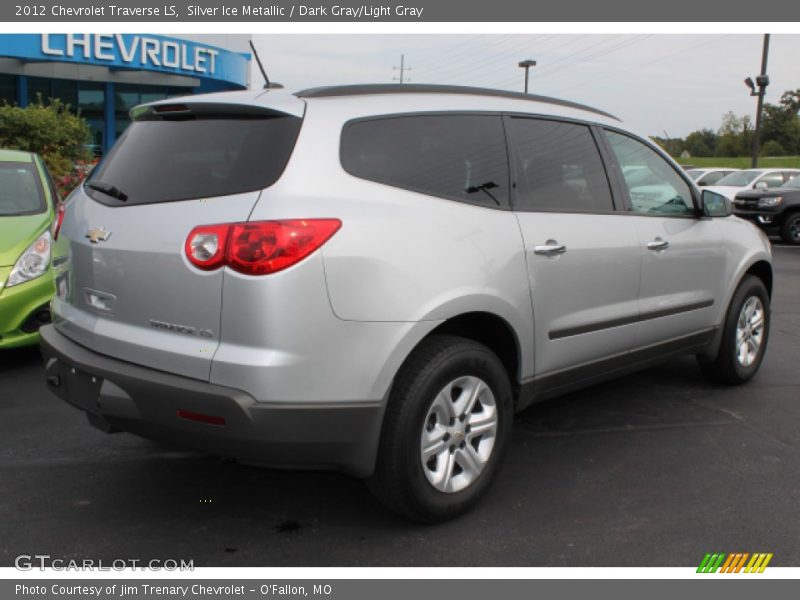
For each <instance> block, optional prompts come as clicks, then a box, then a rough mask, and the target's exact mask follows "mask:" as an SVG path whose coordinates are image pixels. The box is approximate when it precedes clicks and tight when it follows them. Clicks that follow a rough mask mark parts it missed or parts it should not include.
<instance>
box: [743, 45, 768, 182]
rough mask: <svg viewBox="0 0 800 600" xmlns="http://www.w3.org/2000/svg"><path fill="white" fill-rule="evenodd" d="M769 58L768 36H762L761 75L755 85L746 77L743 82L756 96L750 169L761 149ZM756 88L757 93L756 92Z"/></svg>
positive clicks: (754, 165) (752, 94)
mask: <svg viewBox="0 0 800 600" xmlns="http://www.w3.org/2000/svg"><path fill="white" fill-rule="evenodd" d="M768 57H769V34H768V33H765V34H764V47H763V49H762V51H761V75H758V76H757V77H756V81H755V83H753V80H752V79H751V78H750V77H748V78H747V79H745V80H744V83H745V85H747V86H748V87H749V88H750V95H751V96H758V108H756V130H755V132H753V159H752V161H751V168H753V169H755V168H756V167H757V166H758V153H759V150H760V149H761V113H762V112H763V110H764V96H765V95H766V94H767V86H768V85H769V76H768V75H767V58H768ZM756 87H758V91H756Z"/></svg>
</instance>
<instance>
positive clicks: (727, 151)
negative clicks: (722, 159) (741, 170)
mask: <svg viewBox="0 0 800 600" xmlns="http://www.w3.org/2000/svg"><path fill="white" fill-rule="evenodd" d="M717 135H718V136H719V141H718V143H717V149H716V155H717V156H747V155H748V154H750V148H751V145H752V141H753V126H752V124H751V120H750V116H749V115H745V116H743V117H737V116H736V115H735V114H734V113H733V112H732V111H728V112H727V113H725V114H724V115H723V116H722V125H721V126H720V128H719V131H717Z"/></svg>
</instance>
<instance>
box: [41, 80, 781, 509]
mask: <svg viewBox="0 0 800 600" xmlns="http://www.w3.org/2000/svg"><path fill="white" fill-rule="evenodd" d="M132 117H133V123H132V125H131V126H130V127H129V128H128V129H127V131H126V132H125V134H124V135H123V136H122V138H121V139H120V140H119V142H118V143H117V144H116V146H115V147H114V148H113V150H112V151H111V152H110V154H109V155H108V156H107V157H106V158H105V160H103V162H102V163H101V164H100V165H99V166H98V167H97V168H96V169H95V171H94V172H93V173H92V175H91V176H90V178H89V179H88V181H87V182H86V183H85V184H84V185H83V186H82V187H81V188H80V189H78V190H76V191H75V192H74V193H73V194H72V196H71V198H70V199H69V201H68V203H67V207H66V211H65V215H64V216H63V222H62V223H61V225H60V231H59V234H60V236H62V237H64V238H66V239H67V240H68V241H69V246H70V255H69V257H68V262H67V263H66V264H67V267H66V268H65V271H64V273H62V274H61V275H60V276H59V277H58V280H57V289H58V295H57V297H56V299H55V300H54V301H53V313H54V318H55V320H54V324H53V325H52V326H49V327H45V328H44V329H42V332H41V336H42V350H43V354H44V356H45V361H46V377H47V383H48V386H49V388H50V389H51V390H52V391H53V392H55V393H56V394H57V395H59V396H60V397H61V398H63V399H64V400H66V401H67V402H69V403H71V404H73V405H75V406H77V407H78V408H80V409H81V410H83V411H85V412H86V413H87V415H88V417H89V421H90V422H91V423H92V424H93V425H95V426H97V427H99V428H101V429H103V430H105V431H109V432H110V431H116V430H123V431H129V432H133V433H136V434H139V435H142V436H145V437H150V438H154V439H159V440H165V441H169V442H173V443H175V444H180V445H185V446H189V447H193V448H197V449H200V450H203V451H207V452H211V453H216V454H220V455H226V456H230V457H234V458H236V459H238V460H240V461H242V462H245V463H252V464H263V465H270V466H277V467H304V468H326V469H337V470H341V471H344V472H346V473H350V474H352V475H354V476H357V477H361V478H365V479H367V481H368V482H369V486H370V488H371V489H372V490H373V491H374V493H375V494H376V495H377V496H378V497H379V498H380V499H381V500H383V501H384V502H385V503H386V504H388V505H389V506H391V507H392V508H394V509H395V510H398V511H400V512H402V513H404V514H406V515H409V516H411V517H413V518H416V519H420V520H424V521H437V520H443V519H446V518H449V517H452V516H455V515H458V514H460V513H462V512H463V511H465V510H467V509H468V508H469V507H471V506H472V505H474V504H475V503H476V501H477V500H478V498H479V497H480V496H481V494H482V493H483V492H485V491H486V489H487V487H488V485H489V483H490V481H491V480H492V478H493V476H494V475H495V473H496V471H497V469H498V466H499V464H500V462H501V459H502V456H503V454H504V452H505V450H506V449H507V447H508V445H509V438H510V435H511V427H512V421H513V415H514V413H515V412H516V411H519V410H521V409H523V408H525V407H527V406H529V405H530V404H532V403H534V402H537V401H540V400H543V399H546V398H550V397H552V396H556V395H559V394H563V393H564V392H567V391H570V390H574V389H576V388H579V387H583V386H586V385H589V384H593V383H595V382H598V381H600V380H603V379H606V378H610V377H614V376H617V375H620V374H622V373H625V372H629V371H633V370H636V369H640V368H642V367H645V366H648V365H651V364H653V363H654V362H656V361H659V360H661V359H664V358H665V357H668V356H672V355H675V354H679V353H692V354H696V355H697V357H698V361H699V364H700V367H701V369H702V370H703V372H704V373H706V374H707V375H708V376H709V377H711V378H713V379H714V380H716V381H719V382H723V383H726V384H740V383H744V382H745V381H747V380H748V379H750V378H751V377H752V376H753V375H754V374H755V372H756V371H757V370H758V368H759V366H760V364H761V361H762V359H763V357H764V351H765V348H766V345H767V337H768V335H769V321H770V309H769V305H770V293H771V288H772V268H771V255H770V247H769V243H768V242H767V241H766V239H765V238H764V237H763V235H762V234H761V233H760V232H759V231H758V230H757V229H756V228H755V227H753V226H752V225H750V224H749V223H746V222H744V221H742V220H740V219H738V218H736V217H732V216H730V213H731V207H730V202H729V201H728V200H726V199H725V198H723V197H721V196H719V195H716V194H713V193H711V192H704V193H703V194H702V195H700V192H699V191H698V190H697V189H696V188H695V187H694V186H693V184H692V182H691V180H690V179H689V178H688V176H687V175H686V174H685V173H684V172H683V171H682V170H681V168H680V167H678V166H677V165H676V164H675V163H674V162H673V161H672V160H670V159H669V158H668V157H667V156H666V155H665V154H664V153H663V152H662V151H661V150H659V148H658V147H656V146H654V145H653V144H652V143H651V142H649V141H648V140H647V139H646V138H644V137H639V136H636V135H634V134H632V133H630V132H628V131H627V130H626V129H624V128H623V126H622V124H621V123H620V122H619V121H618V120H617V119H616V118H614V117H613V116H611V115H609V114H607V113H604V112H601V111H599V110H595V109H592V108H590V107H587V106H582V105H578V104H574V103H571V102H565V101H562V100H555V99H551V98H544V97H537V96H530V95H528V96H526V95H521V94H513V93H506V92H498V91H492V90H481V89H473V88H460V87H441V86H415V85H403V86H402V87H400V86H355V87H353V86H348V87H329V88H318V89H311V90H306V91H303V92H299V93H296V94H294V95H292V94H288V93H285V92H280V91H275V90H262V91H247V92H235V93H221V94H211V95H205V96H195V97H188V98H181V99H170V100H166V101H162V102H156V103H153V104H147V105H143V106H140V107H137V108H135V109H134V110H133V111H132Z"/></svg>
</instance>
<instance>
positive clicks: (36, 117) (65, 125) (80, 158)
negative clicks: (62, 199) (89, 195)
mask: <svg viewBox="0 0 800 600" xmlns="http://www.w3.org/2000/svg"><path fill="white" fill-rule="evenodd" d="M90 140H91V133H90V130H89V126H88V125H87V123H86V121H85V120H84V119H82V118H81V117H80V116H78V115H75V114H73V113H71V112H70V111H69V107H68V106H67V105H65V104H63V103H62V102H61V101H60V100H58V99H54V100H51V101H50V102H48V103H47V104H44V103H43V102H42V99H41V97H39V98H38V101H37V102H34V103H32V104H30V105H28V106H27V107H25V108H20V107H19V106H12V105H9V104H7V103H6V104H3V105H0V148H9V149H14V150H25V151H28V152H36V153H37V154H39V155H40V156H41V157H42V158H43V159H44V161H45V163H46V164H47V168H48V169H49V170H50V173H51V174H52V175H53V178H54V179H55V180H56V182H57V183H60V182H62V181H67V180H68V179H70V178H71V177H72V175H73V174H74V173H75V170H76V167H78V166H79V165H80V163H85V162H88V161H89V160H91V158H92V157H91V153H90V152H89V151H88V149H87V148H86V144H88V143H89V141H90ZM66 191H68V190H64V189H62V192H66Z"/></svg>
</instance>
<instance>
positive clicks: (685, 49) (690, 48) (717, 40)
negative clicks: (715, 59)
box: [553, 34, 729, 93]
mask: <svg viewBox="0 0 800 600" xmlns="http://www.w3.org/2000/svg"><path fill="white" fill-rule="evenodd" d="M727 35H729V34H726V35H722V36H715V37H714V38H712V39H710V40H705V41H703V42H700V43H699V44H694V45H692V46H687V47H686V48H681V49H680V50H677V51H675V52H671V53H669V54H662V55H661V56H659V57H658V58H654V59H653V60H649V61H646V62H643V63H641V64H638V65H635V66H634V67H632V68H631V69H626V70H625V72H623V73H615V74H613V75H604V76H602V77H597V78H595V79H591V80H589V81H581V82H580V83H576V84H573V85H568V86H566V87H561V88H557V89H555V90H553V92H554V93H557V92H564V91H567V90H571V89H574V88H576V87H581V86H586V85H589V84H591V83H595V82H597V81H606V80H608V79H613V78H615V77H620V76H622V75H628V74H630V71H631V70H634V69H642V68H644V67H649V66H650V65H653V64H655V63H657V62H661V61H662V60H667V59H668V58H672V57H673V56H677V55H678V54H683V53H684V52H688V51H689V50H695V49H696V48H701V47H703V46H708V45H709V44H713V43H715V42H719V41H720V40H722V39H723V38H725V37H727Z"/></svg>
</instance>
